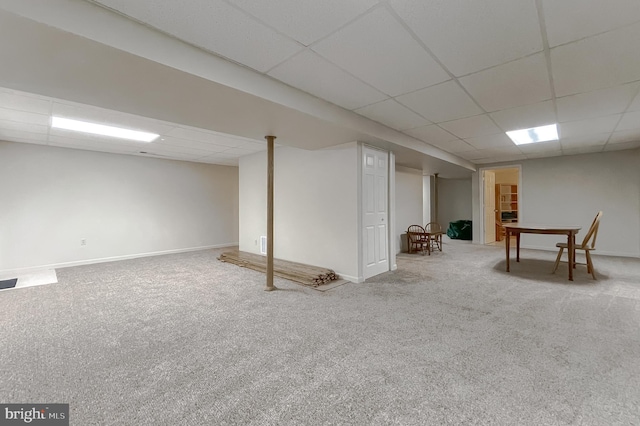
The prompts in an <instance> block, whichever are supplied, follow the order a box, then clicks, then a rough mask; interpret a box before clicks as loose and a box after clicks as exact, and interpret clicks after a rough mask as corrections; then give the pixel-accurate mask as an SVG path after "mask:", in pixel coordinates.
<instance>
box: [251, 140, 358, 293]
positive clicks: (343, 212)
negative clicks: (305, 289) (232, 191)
mask: <svg viewBox="0 0 640 426" xmlns="http://www.w3.org/2000/svg"><path fill="white" fill-rule="evenodd" d="M266 157H267V155H266V152H262V153H257V154H253V155H249V156H245V157H242V158H240V179H239V182H240V250H243V251H247V252H252V253H259V252H260V250H259V246H258V244H259V238H260V236H263V235H266V191H267V187H266V178H267V169H266V164H267V159H266ZM357 162H358V150H357V144H356V143H350V144H346V145H342V146H339V147H336V148H332V149H324V150H319V151H307V150H301V149H296V148H289V147H278V148H276V149H275V158H274V169H275V170H274V186H275V188H274V192H275V195H274V233H275V237H274V242H273V243H274V256H275V257H276V258H281V259H285V260H290V261H294V262H301V263H306V264H310V265H315V266H321V267H325V268H330V269H333V270H334V271H336V273H338V274H340V275H342V276H344V277H345V278H346V279H349V280H353V281H356V280H358V269H359V268H358V262H359V260H358V252H359V247H358V240H359V239H358V227H359V220H358V219H359V218H358V203H359V201H358V197H359V191H358V182H359V179H358V167H357V164H358V163H357Z"/></svg>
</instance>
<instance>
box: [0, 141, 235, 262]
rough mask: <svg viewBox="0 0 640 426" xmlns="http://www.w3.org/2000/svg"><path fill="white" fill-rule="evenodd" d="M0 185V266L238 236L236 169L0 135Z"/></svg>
mask: <svg viewBox="0 0 640 426" xmlns="http://www.w3.org/2000/svg"><path fill="white" fill-rule="evenodd" d="M0 182H1V185H0V200H1V202H2V207H1V208H0V271H5V272H6V271H10V270H17V269H21V268H35V267H42V266H46V265H56V266H62V265H63V264H81V263H90V262H93V261H100V260H108V259H119V258H128V257H137V256H143V255H148V254H154V253H161V252H171V251H182V250H188V249H195V248H201V247H212V246H225V245H233V244H236V243H237V241H238V168H237V167H227V166H214V165H208V164H199V163H187V162H182V161H170V160H161V159H152V158H142V157H135V156H127V155H118V154H107V153H100V152H92V151H81V150H74V149H66V148H55V147H49V146H42V145H32V144H25V143H11V142H1V141H0ZM81 239H86V245H85V246H81V245H80V240H81Z"/></svg>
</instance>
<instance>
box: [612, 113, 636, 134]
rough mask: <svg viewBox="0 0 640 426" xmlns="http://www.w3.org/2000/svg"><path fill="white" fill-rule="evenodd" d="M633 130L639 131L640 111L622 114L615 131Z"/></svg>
mask: <svg viewBox="0 0 640 426" xmlns="http://www.w3.org/2000/svg"><path fill="white" fill-rule="evenodd" d="M635 129H640V111H634V112H628V113H626V114H623V115H622V119H621V120H620V123H619V124H618V126H617V127H616V131H621V130H635Z"/></svg>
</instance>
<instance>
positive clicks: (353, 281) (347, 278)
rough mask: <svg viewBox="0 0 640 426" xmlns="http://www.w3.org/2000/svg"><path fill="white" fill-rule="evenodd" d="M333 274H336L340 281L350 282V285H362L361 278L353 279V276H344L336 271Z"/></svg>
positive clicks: (362, 280)
mask: <svg viewBox="0 0 640 426" xmlns="http://www.w3.org/2000/svg"><path fill="white" fill-rule="evenodd" d="M335 272H336V274H338V276H339V277H340V279H343V280H347V281H351V282H352V283H363V282H364V278H362V277H355V276H353V275H344V274H341V273H340V272H338V271H335Z"/></svg>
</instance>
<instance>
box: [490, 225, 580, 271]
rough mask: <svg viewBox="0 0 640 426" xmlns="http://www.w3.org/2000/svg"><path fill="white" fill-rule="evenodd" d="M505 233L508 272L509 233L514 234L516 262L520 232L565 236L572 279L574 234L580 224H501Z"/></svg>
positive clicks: (574, 252)
mask: <svg viewBox="0 0 640 426" xmlns="http://www.w3.org/2000/svg"><path fill="white" fill-rule="evenodd" d="M502 226H503V227H504V230H505V234H506V242H505V246H506V248H507V272H509V251H510V247H509V246H510V241H511V238H510V237H511V235H515V236H516V262H520V234H557V235H566V236H567V246H568V249H567V251H568V255H569V281H573V268H574V265H575V261H576V248H575V247H576V234H577V233H578V231H579V230H580V229H581V228H582V227H581V226H555V225H527V224H521V223H517V222H516V223H504V224H502Z"/></svg>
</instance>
